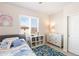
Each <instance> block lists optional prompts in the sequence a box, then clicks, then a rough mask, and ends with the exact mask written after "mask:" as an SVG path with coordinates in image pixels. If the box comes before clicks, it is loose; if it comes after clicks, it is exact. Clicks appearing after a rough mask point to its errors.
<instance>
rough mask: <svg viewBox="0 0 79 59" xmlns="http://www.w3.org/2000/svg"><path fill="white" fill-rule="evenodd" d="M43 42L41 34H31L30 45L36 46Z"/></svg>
mask: <svg viewBox="0 0 79 59" xmlns="http://www.w3.org/2000/svg"><path fill="white" fill-rule="evenodd" d="M43 44H44V38H43V36H33V37H32V40H31V47H38V46H40V45H43Z"/></svg>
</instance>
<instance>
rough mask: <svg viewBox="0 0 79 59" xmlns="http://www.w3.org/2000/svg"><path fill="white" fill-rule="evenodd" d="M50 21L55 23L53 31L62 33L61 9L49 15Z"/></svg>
mask: <svg viewBox="0 0 79 59" xmlns="http://www.w3.org/2000/svg"><path fill="white" fill-rule="evenodd" d="M50 22H51V23H55V28H54V29H55V32H57V33H61V34H63V31H62V30H63V25H62V24H63V11H60V12H57V13H56V14H53V15H51V17H50Z"/></svg>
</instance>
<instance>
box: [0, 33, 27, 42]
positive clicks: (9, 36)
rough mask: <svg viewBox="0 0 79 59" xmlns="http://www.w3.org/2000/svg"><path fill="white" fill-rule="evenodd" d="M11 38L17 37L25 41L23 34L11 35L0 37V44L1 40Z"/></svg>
mask: <svg viewBox="0 0 79 59" xmlns="http://www.w3.org/2000/svg"><path fill="white" fill-rule="evenodd" d="M11 37H19V38H20V39H21V38H23V39H25V40H26V37H25V35H24V34H13V35H0V42H2V40H4V39H5V38H11Z"/></svg>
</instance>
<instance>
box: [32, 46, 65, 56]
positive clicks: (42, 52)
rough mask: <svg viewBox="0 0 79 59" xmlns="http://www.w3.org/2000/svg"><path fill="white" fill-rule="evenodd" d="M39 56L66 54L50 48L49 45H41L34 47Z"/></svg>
mask: <svg viewBox="0 0 79 59" xmlns="http://www.w3.org/2000/svg"><path fill="white" fill-rule="evenodd" d="M32 50H33V51H34V52H35V54H36V55H37V56H65V54H63V53H61V52H59V51H57V50H55V49H53V48H50V47H49V46H47V45H43V46H39V47H36V48H33V49H32Z"/></svg>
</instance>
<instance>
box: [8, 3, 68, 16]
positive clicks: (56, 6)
mask: <svg viewBox="0 0 79 59" xmlns="http://www.w3.org/2000/svg"><path fill="white" fill-rule="evenodd" d="M9 4H12V5H16V6H20V7H24V8H27V9H30V10H33V11H37V12H41V13H46V14H48V15H51V14H54V13H56V12H59V11H61V10H62V9H63V7H64V6H65V5H67V4H68V3H66V2H12V3H11V2H10V3H9Z"/></svg>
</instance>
